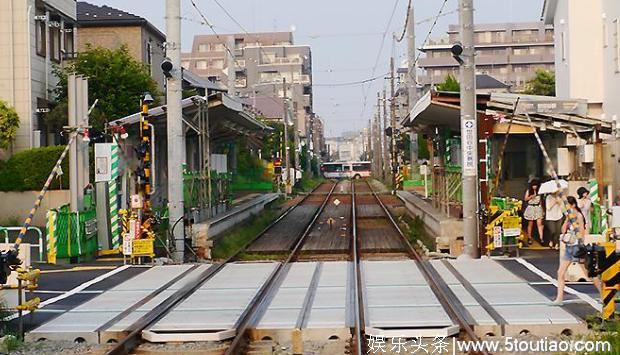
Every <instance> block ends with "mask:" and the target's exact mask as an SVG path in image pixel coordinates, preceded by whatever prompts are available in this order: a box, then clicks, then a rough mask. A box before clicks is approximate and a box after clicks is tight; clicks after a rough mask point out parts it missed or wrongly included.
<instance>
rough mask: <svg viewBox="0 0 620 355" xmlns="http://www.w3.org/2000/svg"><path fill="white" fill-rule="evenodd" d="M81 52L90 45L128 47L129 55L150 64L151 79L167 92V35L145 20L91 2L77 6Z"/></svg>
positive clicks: (81, 2) (78, 45)
mask: <svg viewBox="0 0 620 355" xmlns="http://www.w3.org/2000/svg"><path fill="white" fill-rule="evenodd" d="M77 22H78V27H79V31H78V32H77V49H78V51H83V50H85V49H86V48H87V46H88V45H91V46H93V47H105V48H110V49H118V48H120V47H121V46H122V45H126V46H127V48H128V49H129V53H130V54H131V55H132V56H133V57H134V58H135V59H136V60H137V61H139V62H141V63H144V64H146V65H147V66H148V67H149V70H150V72H151V77H152V78H153V80H155V82H157V84H158V86H159V88H160V90H161V91H162V92H164V84H165V77H164V74H163V71H162V69H161V66H160V64H161V62H162V61H163V60H164V58H165V50H164V43H165V42H166V35H165V34H164V33H162V32H161V31H160V30H159V29H157V27H155V26H153V24H151V23H150V22H149V21H148V20H146V19H145V18H143V17H140V16H137V15H134V14H131V13H128V12H125V11H122V10H119V9H115V8H113V7H110V6H105V5H104V6H97V5H93V4H89V3H87V2H83V1H80V2H78V3H77Z"/></svg>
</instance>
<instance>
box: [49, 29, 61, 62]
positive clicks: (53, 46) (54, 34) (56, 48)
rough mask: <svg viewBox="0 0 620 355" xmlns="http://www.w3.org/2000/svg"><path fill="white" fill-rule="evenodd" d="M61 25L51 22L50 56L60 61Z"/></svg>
mask: <svg viewBox="0 0 620 355" xmlns="http://www.w3.org/2000/svg"><path fill="white" fill-rule="evenodd" d="M60 49H61V48H60V25H58V26H56V25H55V24H54V25H52V24H50V58H51V59H52V60H53V61H55V62H60Z"/></svg>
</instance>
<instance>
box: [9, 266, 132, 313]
mask: <svg viewBox="0 0 620 355" xmlns="http://www.w3.org/2000/svg"><path fill="white" fill-rule="evenodd" d="M130 267H131V265H123V266H121V267H118V268H116V269H114V270H111V271H109V272H106V273H105V274H103V275H100V276H98V277H95V278H94V279H92V280H90V281H87V282H84V283H83V284H81V285H79V286H76V287H74V288H72V289H70V290H69V291H67V292H65V293H63V294H61V295H58V296H56V297H52V298H50V299H48V300H45V301H43V302H41V303H40V304H39V307H38V308H39V309H41V308H43V307H45V306H49V305H50V304H52V303H56V302H58V301H61V300H64V299H65V298H67V297H71V296H73V295H75V294H77V293H80V292H82V291H84V290H85V289H87V288H89V287H90V286H92V285H94V284H96V283H98V282H101V281H103V280H105V279H107V278H108V277H110V276H113V275H116V274H118V273H119V272H121V271H124V270H127V269H128V268H130ZM28 313H30V312H28V311H25V312H23V315H24V316H25V315H26V314H28ZM17 317H18V315H17V313H16V314H13V315H10V316H8V317H6V318H4V321H10V320H13V319H15V318H17Z"/></svg>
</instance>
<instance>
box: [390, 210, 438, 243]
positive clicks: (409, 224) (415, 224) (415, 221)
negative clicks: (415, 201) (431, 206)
mask: <svg viewBox="0 0 620 355" xmlns="http://www.w3.org/2000/svg"><path fill="white" fill-rule="evenodd" d="M398 223H399V224H400V226H401V229H402V231H403V233H405V236H406V237H407V239H408V240H409V242H411V243H412V244H413V245H416V244H417V242H418V240H419V241H421V242H422V243H423V244H424V245H425V246H426V247H427V248H428V249H430V250H435V240H434V238H431V236H429V235H428V233H426V230H424V221H422V219H421V218H420V217H418V216H416V217H413V218H412V217H411V216H410V215H409V214H407V213H405V214H402V215H400V216H398Z"/></svg>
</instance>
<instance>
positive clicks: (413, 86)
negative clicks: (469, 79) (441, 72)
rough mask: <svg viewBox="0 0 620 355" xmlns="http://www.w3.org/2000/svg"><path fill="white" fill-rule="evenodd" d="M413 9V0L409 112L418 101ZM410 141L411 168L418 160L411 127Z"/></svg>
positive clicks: (409, 26)
mask: <svg viewBox="0 0 620 355" xmlns="http://www.w3.org/2000/svg"><path fill="white" fill-rule="evenodd" d="M413 15H414V11H413V1H412V2H411V7H410V8H409V21H408V22H407V64H408V65H407V74H408V80H407V89H408V94H409V95H408V97H409V106H408V107H409V112H411V110H413V106H414V105H415V104H416V102H418V88H417V85H418V80H417V78H418V75H417V63H416V61H415V20H414V17H413ZM409 141H410V147H409V152H410V162H411V168H412V169H413V164H414V163H415V162H417V161H418V134H417V132H415V131H414V130H413V128H411V130H410V131H409Z"/></svg>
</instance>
